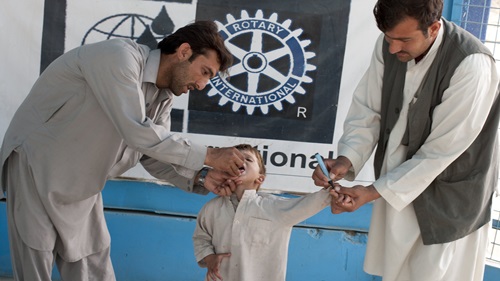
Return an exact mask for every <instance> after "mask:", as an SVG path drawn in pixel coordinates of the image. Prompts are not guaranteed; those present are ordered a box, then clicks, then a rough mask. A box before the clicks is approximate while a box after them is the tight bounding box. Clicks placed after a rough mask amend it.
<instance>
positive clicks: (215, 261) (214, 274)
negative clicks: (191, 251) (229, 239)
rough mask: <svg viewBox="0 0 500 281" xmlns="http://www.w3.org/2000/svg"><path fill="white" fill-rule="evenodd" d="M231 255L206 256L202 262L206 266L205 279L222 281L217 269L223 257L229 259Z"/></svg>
mask: <svg viewBox="0 0 500 281" xmlns="http://www.w3.org/2000/svg"><path fill="white" fill-rule="evenodd" d="M230 256H231V253H224V254H211V255H208V256H206V257H205V258H204V259H203V261H204V262H205V264H206V265H207V268H208V270H207V279H208V280H212V281H216V280H217V279H218V280H222V276H220V273H219V267H220V264H221V262H222V259H223V258H225V257H230Z"/></svg>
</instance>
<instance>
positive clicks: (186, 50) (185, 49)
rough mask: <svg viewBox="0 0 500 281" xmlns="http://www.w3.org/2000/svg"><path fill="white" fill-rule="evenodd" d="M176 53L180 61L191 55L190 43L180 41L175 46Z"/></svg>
mask: <svg viewBox="0 0 500 281" xmlns="http://www.w3.org/2000/svg"><path fill="white" fill-rule="evenodd" d="M176 53H177V57H178V58H179V60H180V61H185V60H188V59H189V58H190V57H191V55H192V54H193V50H191V45H189V43H182V44H181V45H180V46H179V47H177V51H176Z"/></svg>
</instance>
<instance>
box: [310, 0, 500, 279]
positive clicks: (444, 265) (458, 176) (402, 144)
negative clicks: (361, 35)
mask: <svg viewBox="0 0 500 281" xmlns="http://www.w3.org/2000/svg"><path fill="white" fill-rule="evenodd" d="M442 9H443V1H442V0H379V1H378V2H377V4H376V6H375V8H374V14H375V19H376V22H377V25H378V27H379V29H380V30H381V31H382V32H383V34H382V35H381V36H380V37H379V39H378V41H377V43H376V46H375V50H374V53H373V57H372V60H371V63H370V66H369V68H368V70H367V72H366V73H365V75H364V76H363V78H362V79H361V81H360V83H359V85H358V87H357V89H356V91H355V93H354V97H353V100H352V104H351V107H350V110H349V113H348V115H347V118H346V121H345V125H344V133H343V136H342V137H341V139H340V141H339V144H338V146H339V147H338V155H339V156H338V158H337V159H328V160H326V165H327V167H328V169H329V171H330V176H331V177H332V178H334V179H335V180H338V179H341V178H344V177H345V178H346V179H348V180H353V179H354V178H355V176H356V175H357V173H358V172H359V171H360V170H361V168H362V167H363V165H364V164H365V162H366V161H367V160H368V159H369V158H370V156H371V155H372V152H373V151H375V158H374V168H375V177H376V180H375V182H373V183H372V184H370V185H368V186H363V185H356V186H354V187H352V188H346V187H337V188H336V190H335V191H333V192H332V195H333V197H335V198H336V199H333V200H332V203H331V208H332V212H333V213H341V212H344V211H349V212H350V211H354V210H356V209H358V208H359V207H360V206H362V205H364V204H366V203H368V202H371V201H373V200H375V201H374V205H373V213H372V220H371V224H370V230H369V236H368V244H367V253H366V259H365V266H364V269H365V271H366V272H368V273H370V274H374V275H380V276H383V280H384V281H392V280H394V281H401V280H412V281H424V280H425V281H431V280H432V281H435V280H446V281H461V280H463V281H471V280H475V281H480V280H483V274H484V261H485V251H486V247H487V241H488V228H489V221H490V216H491V204H492V196H493V193H494V190H495V188H496V186H497V180H498V154H497V145H498V143H497V142H498V140H497V131H498V120H499V114H500V107H499V103H498V82H499V79H498V74H497V70H496V65H495V61H494V59H493V57H492V55H491V53H490V51H489V50H488V49H487V48H486V47H485V46H484V45H483V44H482V43H481V42H480V41H479V40H478V39H476V38H475V37H474V36H473V35H471V34H470V33H468V32H467V31H465V30H463V29H462V28H460V27H458V26H456V25H455V24H453V23H451V22H449V21H447V20H445V19H443V18H441V13H442ZM313 179H314V181H315V183H316V184H317V185H320V186H328V181H327V178H326V177H325V176H324V175H323V174H322V173H321V171H320V170H319V169H316V170H315V171H314V173H313Z"/></svg>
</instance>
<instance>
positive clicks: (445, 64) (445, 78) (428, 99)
mask: <svg viewBox="0 0 500 281" xmlns="http://www.w3.org/2000/svg"><path fill="white" fill-rule="evenodd" d="M443 25H444V36H443V41H442V43H441V46H440V47H439V50H438V53H437V55H436V57H435V59H434V61H433V63H432V65H431V66H430V68H429V70H428V72H427V73H426V75H425V77H424V79H423V81H422V84H421V85H420V87H419V89H418V90H417V93H416V95H417V96H418V99H417V100H416V102H415V103H414V104H412V105H411V106H410V109H409V112H408V125H407V130H406V133H405V136H404V137H403V141H402V144H403V145H407V146H408V153H407V156H406V159H410V158H411V157H412V156H413V155H414V154H415V153H416V152H417V150H418V149H419V148H420V147H421V146H422V144H424V142H425V140H426V139H427V137H428V136H429V134H430V131H431V125H432V117H433V110H434V108H435V107H436V106H437V105H439V103H440V102H441V98H442V96H443V92H444V91H445V90H446V89H447V88H448V87H449V84H450V79H451V77H452V76H453V74H454V72H455V69H456V68H457V67H458V65H459V64H460V63H461V62H462V60H463V59H464V58H465V57H467V56H468V55H471V54H475V53H484V54H488V55H489V56H491V53H490V51H489V50H488V49H487V48H486V47H485V46H484V45H483V44H482V43H481V42H480V41H479V40H478V39H477V38H475V37H474V36H472V35H471V34H469V33H468V32H466V31H465V30H463V29H461V28H459V27H458V26H456V25H455V24H454V23H451V22H448V21H446V20H444V19H443ZM383 56H384V65H385V67H384V77H383V86H382V109H381V124H380V137H379V141H378V146H377V150H376V152H375V160H374V167H375V175H376V178H379V177H380V172H381V168H382V163H383V161H384V156H385V150H386V147H387V141H388V139H389V136H390V133H391V130H392V129H393V128H394V125H395V124H396V121H397V120H398V118H399V112H400V110H401V108H402V103H403V89H404V83H405V75H406V63H403V62H400V61H399V60H398V59H397V57H396V56H394V55H391V54H390V53H389V51H388V44H387V43H386V42H384V48H383ZM492 59H493V58H492ZM499 114H500V104H499V99H498V98H497V99H496V100H495V102H494V104H493V105H492V108H491V110H490V113H489V116H488V118H487V120H486V123H485V124H484V126H483V128H482V130H481V132H480V134H479V136H478V137H477V138H476V139H475V140H474V142H473V143H472V145H471V146H470V147H469V148H467V150H466V151H465V152H464V153H463V154H462V155H460V156H459V157H458V158H457V159H456V160H455V161H454V162H453V163H451V164H450V165H449V166H448V167H447V168H446V169H445V170H444V171H443V172H442V173H441V174H440V175H438V176H437V177H436V178H435V179H434V181H433V182H432V183H431V184H430V185H429V186H428V187H427V188H426V189H425V190H424V192H423V193H422V194H420V195H419V196H418V197H417V198H416V199H415V200H414V201H413V207H414V208H415V213H416V216H417V220H418V224H419V227H420V231H421V233H422V239H423V242H424V244H425V245H429V244H439V243H446V242H451V241H455V240H457V239H460V238H462V237H464V236H466V235H468V234H470V233H472V232H474V231H475V230H477V229H479V228H480V227H481V226H483V225H484V224H486V223H487V222H488V221H489V220H490V215H491V213H490V212H491V203H492V195H493V193H494V190H495V187H496V185H497V181H498V153H497V146H498V141H497V131H498V121H499ZM463 133H464V134H467V132H463ZM450 145H453V144H450Z"/></svg>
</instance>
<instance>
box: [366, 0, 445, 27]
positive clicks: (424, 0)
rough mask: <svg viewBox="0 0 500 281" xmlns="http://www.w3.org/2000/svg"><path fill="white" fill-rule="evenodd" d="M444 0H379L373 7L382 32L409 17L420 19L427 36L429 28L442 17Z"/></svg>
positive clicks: (419, 23) (420, 25)
mask: <svg viewBox="0 0 500 281" xmlns="http://www.w3.org/2000/svg"><path fill="white" fill-rule="evenodd" d="M442 12H443V0H378V1H377V4H375V8H373V14H374V15H375V20H376V21H377V26H378V28H379V29H380V30H381V31H382V32H384V33H385V32H386V31H389V30H391V29H393V28H394V27H395V26H396V25H397V24H399V23H400V22H401V21H402V20H404V19H405V18H407V17H412V18H414V19H416V20H417V21H418V27H419V29H420V30H422V32H423V33H424V35H425V36H427V29H428V28H429V26H431V25H432V24H433V23H434V22H435V21H438V20H440V19H441V14H442Z"/></svg>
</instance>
